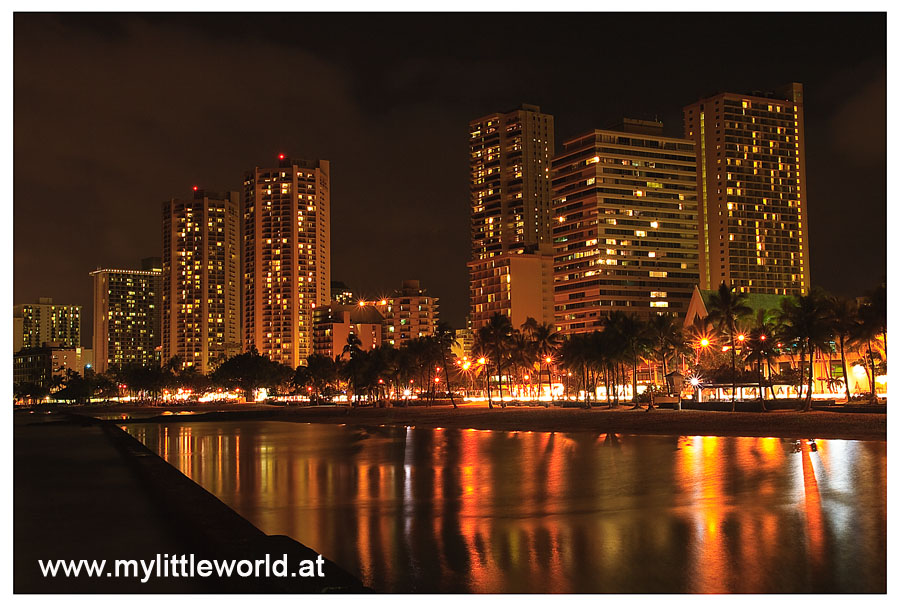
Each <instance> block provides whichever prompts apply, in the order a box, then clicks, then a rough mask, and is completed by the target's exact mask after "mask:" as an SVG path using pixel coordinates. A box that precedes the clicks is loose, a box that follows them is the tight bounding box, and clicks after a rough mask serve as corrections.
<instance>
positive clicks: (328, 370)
mask: <svg viewBox="0 0 900 606" xmlns="http://www.w3.org/2000/svg"><path fill="white" fill-rule="evenodd" d="M300 368H303V367H297V371H298V372H301V371H300ZM305 368H306V371H305V375H306V378H307V380H308V382H309V386H310V387H312V388H313V393H314V395H315V398H316V404H318V403H319V401H320V396H321V394H322V391H323V390H325V389H326V388H327V387H328V386H329V385H330V384H332V383H333V382H334V380H335V378H336V377H337V368H336V367H335V364H334V360H332V359H331V358H329V357H328V356H323V355H320V354H313V355H311V356H310V357H309V358H307V359H306V367H305ZM302 374H304V373H302V372H301V377H302Z"/></svg>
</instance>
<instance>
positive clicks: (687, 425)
mask: <svg viewBox="0 0 900 606" xmlns="http://www.w3.org/2000/svg"><path fill="white" fill-rule="evenodd" d="M156 411H158V412H159V413H160V415H159V416H156V415H152V413H153V412H156ZM72 412H78V413H80V414H98V413H104V414H108V413H118V412H121V413H123V414H128V415H138V414H139V415H140V417H144V418H140V417H139V416H131V419H130V421H129V422H131V423H134V422H181V421H184V420H186V417H185V416H183V415H181V414H177V413H178V412H192V413H193V414H192V415H191V416H190V419H191V420H192V421H238V420H270V421H290V422H299V423H346V424H348V425H363V426H365V425H367V426H372V425H405V426H416V427H444V428H459V429H467V428H471V429H492V430H504V431H564V432H571V431H591V432H601V433H605V432H615V433H631V434H656V435H673V434H674V435H712V436H761V437H785V438H837V439H854V440H887V415H886V414H878V413H846V412H831V411H828V412H825V411H812V412H805V413H804V412H795V411H773V412H768V413H755V412H754V413H747V412H734V413H731V412H707V411H697V410H681V411H674V410H665V409H663V410H660V409H657V410H653V411H647V410H646V409H640V410H629V407H619V408H618V409H613V410H609V409H606V408H593V409H590V410H585V409H580V408H556V407H554V408H543V407H515V406H507V407H506V408H505V409H500V408H496V407H495V408H494V409H493V410H489V409H488V408H487V407H486V406H476V405H471V404H469V405H465V406H462V407H460V408H459V409H456V410H454V409H453V408H451V407H449V406H433V407H430V408H426V407H410V408H387V409H374V408H353V409H350V408H346V407H277V406H259V405H230V406H228V407H222V406H185V407H179V408H171V409H160V408H140V407H133V406H132V407H124V406H114V407H111V406H105V407H102V408H98V407H91V408H88V407H82V408H78V409H72ZM163 412H165V413H167V414H163ZM173 412H174V413H176V414H172V413H173ZM146 415H151V416H146Z"/></svg>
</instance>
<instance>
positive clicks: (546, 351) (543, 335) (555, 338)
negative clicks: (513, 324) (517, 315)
mask: <svg viewBox="0 0 900 606" xmlns="http://www.w3.org/2000/svg"><path fill="white" fill-rule="evenodd" d="M522 332H523V333H526V334H527V335H528V337H529V338H530V339H531V342H532V344H533V345H534V351H535V353H536V354H537V357H538V395H540V393H541V391H543V388H544V377H543V374H542V372H541V368H542V366H543V364H545V363H546V365H547V387H548V388H549V391H550V392H551V399H552V397H553V396H552V392H553V378H552V377H551V376H550V363H551V362H552V360H553V356H555V355H556V352H557V351H559V348H560V347H561V346H562V341H563V339H562V336H561V335H560V334H559V332H558V331H557V330H556V328H555V327H554V326H553V324H548V323H543V322H542V323H538V322H537V321H536V320H535V319H534V318H528V319H527V320H526V321H525V323H524V324H522Z"/></svg>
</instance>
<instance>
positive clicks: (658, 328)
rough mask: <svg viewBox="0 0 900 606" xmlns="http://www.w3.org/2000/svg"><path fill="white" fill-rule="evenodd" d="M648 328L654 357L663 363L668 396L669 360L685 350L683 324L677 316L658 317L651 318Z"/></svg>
mask: <svg viewBox="0 0 900 606" xmlns="http://www.w3.org/2000/svg"><path fill="white" fill-rule="evenodd" d="M647 328H648V336H649V339H650V344H651V347H652V351H653V354H654V357H655V358H656V359H657V360H660V361H661V362H662V367H663V381H665V383H666V394H667V395H668V394H669V389H668V385H669V382H668V381H667V380H666V376H667V375H668V374H669V369H668V365H667V360H668V358H669V357H671V356H674V355H676V354H678V353H680V352H682V351H683V350H684V349H685V344H684V330H683V328H682V323H681V321H680V320H679V319H678V318H676V317H675V316H669V315H657V316H653V317H652V318H650V322H649V324H648V326H647Z"/></svg>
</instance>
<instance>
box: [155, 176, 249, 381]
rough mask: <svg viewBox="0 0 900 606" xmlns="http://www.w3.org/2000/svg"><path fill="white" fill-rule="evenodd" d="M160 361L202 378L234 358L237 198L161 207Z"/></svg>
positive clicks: (207, 197)
mask: <svg viewBox="0 0 900 606" xmlns="http://www.w3.org/2000/svg"><path fill="white" fill-rule="evenodd" d="M162 212H163V257H162V270H163V280H162V301H161V306H162V359H163V360H164V361H165V360H168V359H169V358H171V357H173V356H179V357H180V358H181V360H182V363H183V364H184V365H185V366H195V367H197V369H198V370H200V372H202V373H206V372H208V371H210V370H212V369H214V368H215V367H216V366H217V365H218V364H220V363H221V362H222V361H224V360H225V359H226V358H227V357H230V355H234V354H236V353H240V351H241V335H240V299H239V298H238V286H239V284H240V282H239V280H240V265H239V224H240V214H239V213H240V198H239V195H238V194H237V192H227V193H223V194H212V193H206V192H204V191H202V190H199V189H197V188H195V189H194V195H193V197H192V198H189V199H172V200H168V201H167V202H164V203H163V207H162Z"/></svg>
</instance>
